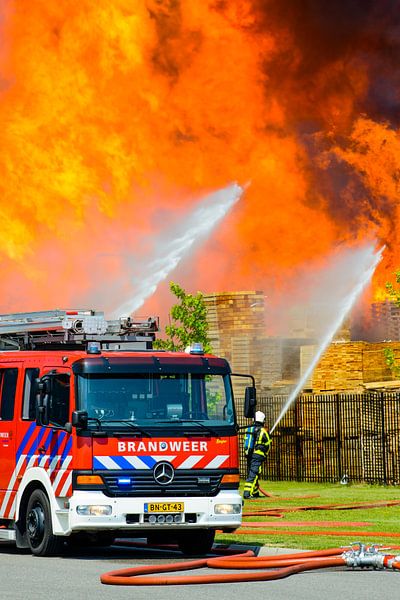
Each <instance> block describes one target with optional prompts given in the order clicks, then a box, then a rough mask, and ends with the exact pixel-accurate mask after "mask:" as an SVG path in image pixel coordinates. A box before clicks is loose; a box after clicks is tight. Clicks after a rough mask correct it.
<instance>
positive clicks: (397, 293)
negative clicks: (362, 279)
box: [383, 271, 400, 378]
mask: <svg viewBox="0 0 400 600" xmlns="http://www.w3.org/2000/svg"><path fill="white" fill-rule="evenodd" d="M395 276H396V283H397V286H398V285H399V284H400V271H396V272H395ZM386 289H387V291H388V297H389V300H392V301H393V302H395V303H396V304H397V306H398V307H400V288H399V287H395V285H394V284H393V283H391V282H390V281H388V282H387V283H386ZM383 353H384V355H385V358H386V364H387V365H388V367H389V368H390V369H391V370H392V373H393V374H394V375H395V377H397V378H400V366H399V365H398V364H397V362H396V359H395V356H394V352H393V350H392V349H391V348H385V350H384V351H383Z"/></svg>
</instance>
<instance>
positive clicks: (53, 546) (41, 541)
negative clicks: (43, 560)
mask: <svg viewBox="0 0 400 600" xmlns="http://www.w3.org/2000/svg"><path fill="white" fill-rule="evenodd" d="M26 537H27V540H28V545H29V548H30V550H31V552H32V554H34V555H35V556H54V555H55V554H58V553H59V552H60V551H61V549H62V547H63V545H64V538H62V537H58V536H55V535H53V528H52V525H51V512H50V503H49V501H48V498H47V496H46V494H45V493H44V492H43V491H42V490H35V491H34V492H32V495H31V497H30V498H29V500H28V506H27V509H26Z"/></svg>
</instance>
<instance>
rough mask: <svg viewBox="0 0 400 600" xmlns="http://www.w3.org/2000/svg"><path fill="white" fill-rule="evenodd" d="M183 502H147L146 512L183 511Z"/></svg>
mask: <svg viewBox="0 0 400 600" xmlns="http://www.w3.org/2000/svg"><path fill="white" fill-rule="evenodd" d="M184 506H185V505H184V503H183V502H146V503H145V505H144V512H145V513H181V512H183V510H184Z"/></svg>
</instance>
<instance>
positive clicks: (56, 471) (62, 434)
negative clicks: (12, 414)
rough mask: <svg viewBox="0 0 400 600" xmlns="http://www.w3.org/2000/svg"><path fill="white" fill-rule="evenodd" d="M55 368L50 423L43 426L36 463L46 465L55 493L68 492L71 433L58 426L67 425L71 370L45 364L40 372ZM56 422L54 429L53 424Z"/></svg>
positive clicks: (40, 465) (63, 493)
mask: <svg viewBox="0 0 400 600" xmlns="http://www.w3.org/2000/svg"><path fill="white" fill-rule="evenodd" d="M51 371H53V372H54V371H56V373H55V374H54V377H53V381H52V394H51V399H50V406H49V417H50V424H49V426H48V427H43V432H44V434H43V436H42V438H41V439H40V440H38V447H37V451H36V452H37V466H38V467H42V468H44V469H45V470H46V471H47V473H48V475H49V477H50V481H51V484H52V486H53V490H54V493H55V495H56V496H66V495H67V494H68V492H69V490H70V485H71V461H72V451H71V448H72V436H71V434H69V433H67V432H66V431H63V430H62V429H57V427H64V426H65V424H66V423H67V422H68V421H69V417H70V405H71V399H70V393H71V386H70V380H71V371H70V370H69V369H64V368H60V367H56V368H54V369H52V368H51V367H45V368H44V369H43V370H42V372H41V375H42V376H43V375H44V374H45V373H49V372H51ZM52 425H54V426H55V427H54V429H53V428H52V427H51V426H52Z"/></svg>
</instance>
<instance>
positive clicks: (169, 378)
mask: <svg viewBox="0 0 400 600" xmlns="http://www.w3.org/2000/svg"><path fill="white" fill-rule="evenodd" d="M77 407H78V408H79V410H85V411H87V413H88V416H89V418H91V419H94V420H96V421H97V422H98V421H100V422H101V427H102V429H114V430H118V431H119V430H121V429H123V428H124V427H125V428H126V429H130V430H132V427H131V426H130V425H132V424H136V425H137V426H138V427H137V429H138V431H139V430H140V426H141V425H142V426H143V427H144V429H146V430H148V429H149V427H152V426H154V427H155V428H157V429H160V428H161V429H164V428H166V429H170V428H171V426H172V425H173V426H174V428H180V429H185V430H186V429H188V428H189V429H192V428H196V429H202V430H204V431H205V430H206V429H207V428H213V429H214V428H215V427H217V428H218V427H224V426H225V427H226V426H227V425H231V426H232V425H234V422H235V414H234V407H233V398H232V392H231V382H230V378H229V375H220V374H203V373H168V374H159V373H129V374H120V373H118V374H111V373H81V374H78V375H77ZM92 426H93V427H96V425H95V423H93V424H92V423H91V422H90V421H89V427H92Z"/></svg>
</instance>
